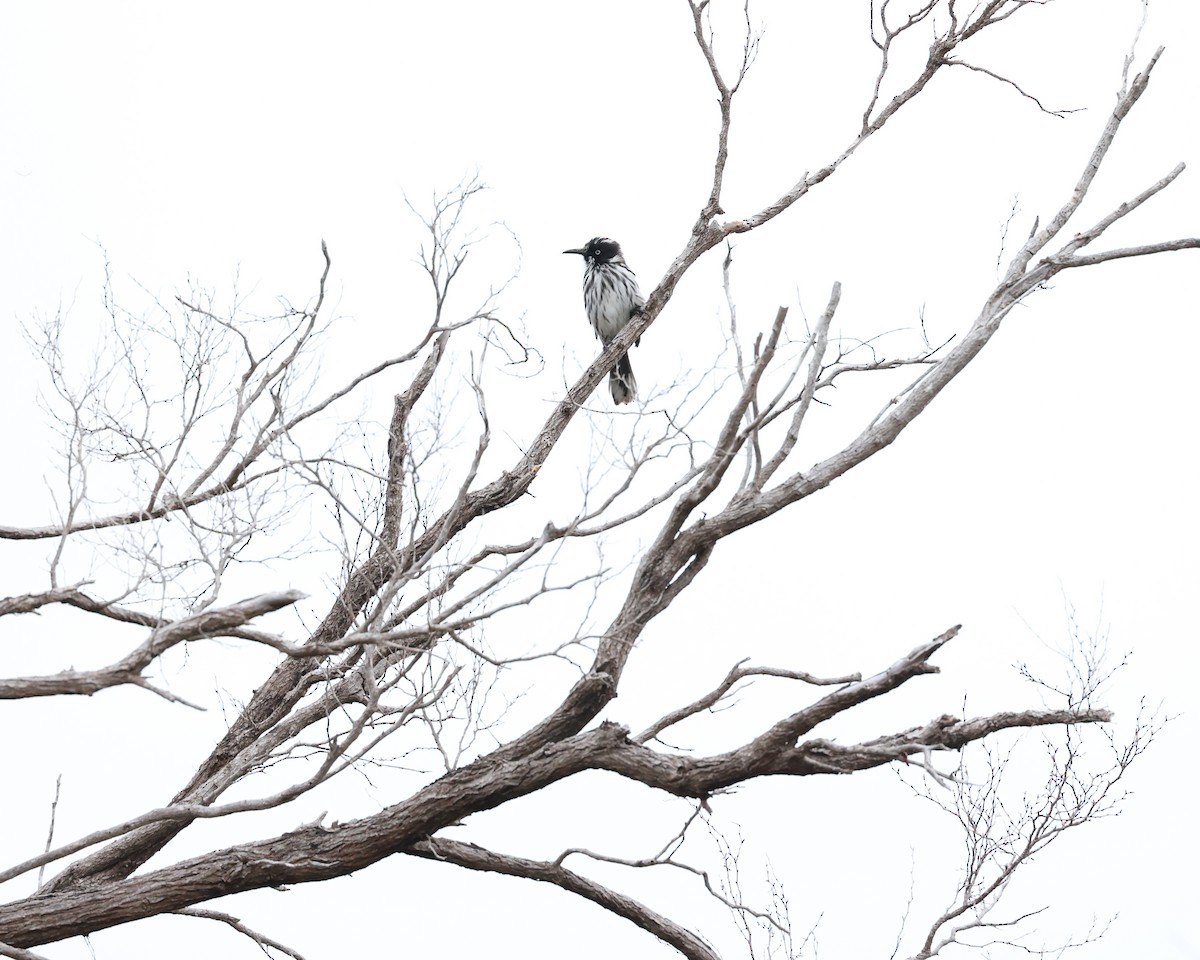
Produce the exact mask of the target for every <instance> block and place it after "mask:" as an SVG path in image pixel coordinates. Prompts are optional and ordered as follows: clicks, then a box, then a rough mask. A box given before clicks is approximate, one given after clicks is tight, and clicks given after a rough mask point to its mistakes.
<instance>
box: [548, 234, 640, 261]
mask: <svg viewBox="0 0 1200 960" xmlns="http://www.w3.org/2000/svg"><path fill="white" fill-rule="evenodd" d="M563 253H577V254H579V255H580V256H581V257H583V258H584V259H585V260H586V261H587V262H588V263H589V264H597V265H598V264H605V263H624V262H625V258H624V257H623V256H622V255H621V245H620V244H619V243H617V241H616V240H609V239H608V237H592V239H591V240H589V241H588V242H587V243H586V244H584V245H583V246H582V247H580V248H579V249H578V250H564V251H563Z"/></svg>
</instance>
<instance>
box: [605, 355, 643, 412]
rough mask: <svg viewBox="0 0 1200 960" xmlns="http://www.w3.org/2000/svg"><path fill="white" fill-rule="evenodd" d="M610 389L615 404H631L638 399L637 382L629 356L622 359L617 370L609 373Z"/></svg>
mask: <svg viewBox="0 0 1200 960" xmlns="http://www.w3.org/2000/svg"><path fill="white" fill-rule="evenodd" d="M608 388H609V389H610V390H611V391H612V398H613V403H618V404H620V403H629V401H630V400H633V399H635V398H636V397H637V380H635V379H634V377H633V364H631V363H630V362H629V354H626V355H625V356H623V357H622V358H621V359H620V361H619V362H618V363H617V366H616V369H614V370H611V371H609V374H608Z"/></svg>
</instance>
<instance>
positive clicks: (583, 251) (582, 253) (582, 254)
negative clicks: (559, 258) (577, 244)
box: [563, 249, 587, 257]
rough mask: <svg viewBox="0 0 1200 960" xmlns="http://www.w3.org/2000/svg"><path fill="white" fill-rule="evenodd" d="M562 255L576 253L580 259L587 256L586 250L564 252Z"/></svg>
mask: <svg viewBox="0 0 1200 960" xmlns="http://www.w3.org/2000/svg"><path fill="white" fill-rule="evenodd" d="M563 253H577V254H579V255H580V256H581V257H583V256H586V255H587V250H586V249H585V250H564V251H563Z"/></svg>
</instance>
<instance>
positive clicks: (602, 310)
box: [563, 237, 646, 403]
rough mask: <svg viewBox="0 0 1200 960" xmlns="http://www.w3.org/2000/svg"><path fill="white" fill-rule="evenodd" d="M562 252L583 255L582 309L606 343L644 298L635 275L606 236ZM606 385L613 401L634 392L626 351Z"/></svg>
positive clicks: (621, 400)
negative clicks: (610, 391) (576, 248)
mask: <svg viewBox="0 0 1200 960" xmlns="http://www.w3.org/2000/svg"><path fill="white" fill-rule="evenodd" d="M563 253H577V254H579V255H580V256H581V257H583V309H584V310H586V311H587V318H588V322H589V323H591V325H592V329H593V330H595V331H596V336H597V337H599V338H600V342H601V343H602V344H603V345H604V346H606V347H607V346H608V345H609V344H610V343H611V342H612V340H613V337H615V336H616V335H617V334H618V333H620V332H621V331H622V330H624V329H625V325H626V324H627V323H629V321H630V319H631V318H632V317H633V316H634V314H636V313H640V312H641V309H642V305H643V304H644V303H645V302H646V301H645V298H644V297H643V296H642V293H641V291H640V290H638V282H637V277H636V276H634V274H633V271H632V270H630V269H629V265H628V264H627V263H626V262H625V257H624V256H623V255H622V254H621V245H620V244H619V243H617V241H615V240H609V239H608V237H593V238H592V239H591V240H589V241H588V242H587V244H586V245H585V246H583V247H580V248H579V249H578V250H564V251H563ZM638 342H639V343H640V342H641V341H640V340H639V341H638ZM608 386H609V389H610V390H612V398H613V402H614V403H628V402H629V401H630V400H632V399H633V398H634V397H636V396H637V381H636V380H635V379H634V378H633V367H632V366H631V365H630V363H629V356H628V354H626V355H625V356H623V357H621V359H620V361H619V362H618V363H617V365H616V367H615V368H614V369H613V370H611V371H610V372H609V374H608Z"/></svg>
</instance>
